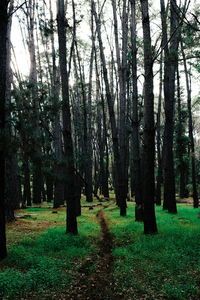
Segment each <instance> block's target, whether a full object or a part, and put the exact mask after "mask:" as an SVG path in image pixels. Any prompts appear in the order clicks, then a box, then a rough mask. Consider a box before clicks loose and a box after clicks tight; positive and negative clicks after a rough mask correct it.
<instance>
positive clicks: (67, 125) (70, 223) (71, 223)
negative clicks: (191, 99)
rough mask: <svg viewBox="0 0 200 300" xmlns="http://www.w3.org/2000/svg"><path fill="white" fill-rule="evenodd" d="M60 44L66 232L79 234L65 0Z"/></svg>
mask: <svg viewBox="0 0 200 300" xmlns="http://www.w3.org/2000/svg"><path fill="white" fill-rule="evenodd" d="M57 4H58V14H57V24H58V43H59V63H60V73H61V85H62V101H63V105H62V121H63V140H64V160H65V175H66V183H67V194H66V200H67V224H66V225H67V226H66V232H67V233H72V234H77V233H78V228H77V220H76V195H75V174H74V153H73V143H72V132H71V112H70V103H69V78H68V73H67V53H66V20H65V9H64V0H58V1H57Z"/></svg>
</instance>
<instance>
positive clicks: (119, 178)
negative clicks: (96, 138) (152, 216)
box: [92, 1, 127, 216]
mask: <svg viewBox="0 0 200 300" xmlns="http://www.w3.org/2000/svg"><path fill="white" fill-rule="evenodd" d="M92 5H93V14H94V18H95V22H96V28H97V35H98V40H99V50H100V58H101V62H102V69H103V79H104V83H105V89H106V98H107V104H108V112H109V118H110V124H111V132H112V141H113V153H114V163H115V168H116V182H115V190H116V198H117V200H118V202H119V206H120V215H121V216H125V215H126V197H127V187H126V185H125V184H124V177H123V171H122V162H121V157H120V152H119V139H118V130H117V126H116V119H115V112H114V105H113V104H114V103H113V98H112V94H111V91H110V85H109V81H108V71H107V67H106V60H105V54H104V49H103V42H102V37H101V27H100V25H101V24H100V20H99V18H98V16H97V12H96V8H95V3H94V1H92Z"/></svg>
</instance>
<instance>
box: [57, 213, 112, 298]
mask: <svg viewBox="0 0 200 300" xmlns="http://www.w3.org/2000/svg"><path fill="white" fill-rule="evenodd" d="M96 217H97V220H98V222H99V225H100V228H101V239H100V241H99V242H98V244H97V247H98V251H97V254H96V256H94V257H93V258H92V260H91V258H90V259H89V260H87V261H86V262H85V264H83V266H82V267H81V268H80V269H79V276H78V278H77V280H75V284H74V285H73V286H72V287H71V288H70V289H69V290H68V291H66V294H65V295H62V297H61V298H59V299H67V300H69V299H70V300H78V299H81V300H106V299H117V297H116V296H115V297H114V295H113V289H114V279H113V276H112V267H113V256H112V250H113V235H112V234H111V233H110V230H109V226H108V223H107V221H106V218H105V213H104V211H103V210H99V211H98V213H97V214H96ZM93 263H94V264H93ZM93 265H95V269H94V271H91V270H90V267H92V266H93Z"/></svg>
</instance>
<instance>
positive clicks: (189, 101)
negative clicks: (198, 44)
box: [181, 42, 199, 208]
mask: <svg viewBox="0 0 200 300" xmlns="http://www.w3.org/2000/svg"><path fill="white" fill-rule="evenodd" d="M181 52H182V56H183V64H184V72H185V80H186V90H187V108H188V116H189V123H188V127H189V138H190V150H191V152H190V153H191V165H192V189H193V195H192V196H193V201H194V202H193V206H194V208H198V207H199V199H198V192H197V183H196V163H195V147H194V136H193V120H192V98H191V85H190V80H189V72H188V67H187V62H186V57H185V52H184V48H183V42H181Z"/></svg>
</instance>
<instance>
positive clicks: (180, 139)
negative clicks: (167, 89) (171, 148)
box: [176, 66, 187, 199]
mask: <svg viewBox="0 0 200 300" xmlns="http://www.w3.org/2000/svg"><path fill="white" fill-rule="evenodd" d="M177 115H178V120H177V122H178V124H177V141H176V148H177V155H178V160H179V171H180V186H179V195H180V198H181V199H183V198H185V197H186V196H187V190H186V163H185V162H184V153H186V149H185V148H186V147H185V142H184V140H185V139H184V134H185V128H184V127H185V124H184V117H183V113H182V105H181V87H180V74H179V66H177Z"/></svg>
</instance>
